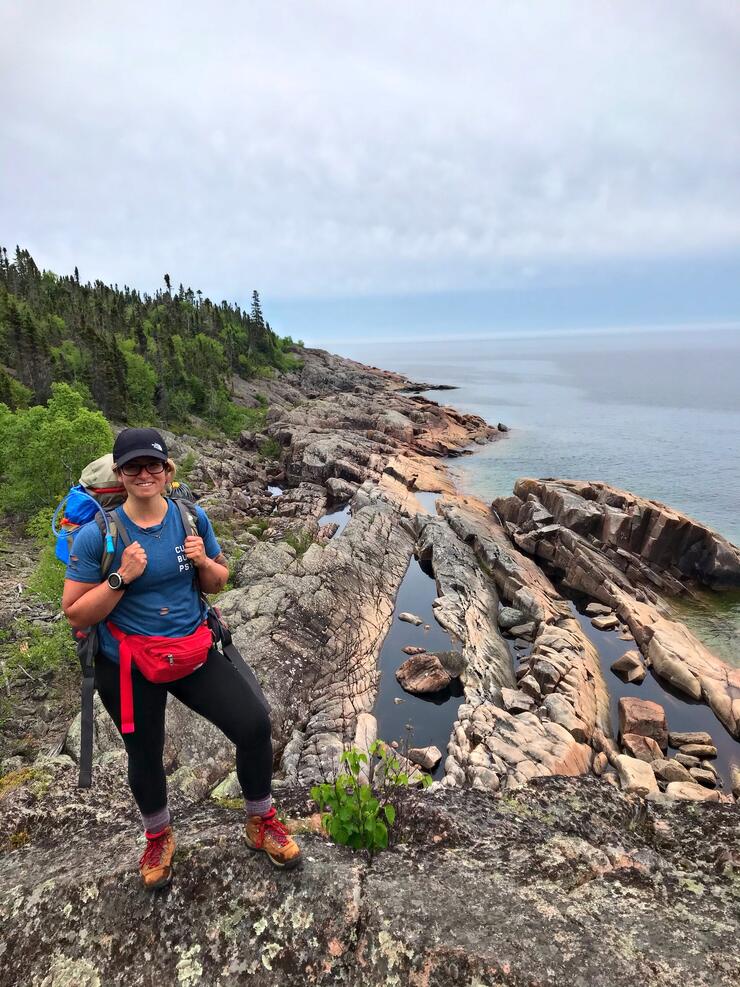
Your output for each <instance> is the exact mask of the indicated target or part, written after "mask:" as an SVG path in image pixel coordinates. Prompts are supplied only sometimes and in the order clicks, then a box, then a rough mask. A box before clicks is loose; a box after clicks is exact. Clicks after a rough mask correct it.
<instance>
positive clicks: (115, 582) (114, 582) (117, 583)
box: [108, 572, 128, 589]
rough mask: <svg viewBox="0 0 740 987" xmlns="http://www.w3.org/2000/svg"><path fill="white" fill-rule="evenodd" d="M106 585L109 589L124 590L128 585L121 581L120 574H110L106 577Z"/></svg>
mask: <svg viewBox="0 0 740 987" xmlns="http://www.w3.org/2000/svg"><path fill="white" fill-rule="evenodd" d="M108 585H109V586H110V588H111V589H126V587H127V586H128V583H125V582H124V581H123V577H122V576H121V573H120V572H112V573H111V574H110V575H109V576H108Z"/></svg>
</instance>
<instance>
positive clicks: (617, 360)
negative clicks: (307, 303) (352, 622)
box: [332, 328, 740, 665]
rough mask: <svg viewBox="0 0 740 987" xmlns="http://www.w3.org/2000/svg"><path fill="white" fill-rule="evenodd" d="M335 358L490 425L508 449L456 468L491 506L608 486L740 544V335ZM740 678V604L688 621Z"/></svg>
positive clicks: (513, 342) (514, 339) (636, 337)
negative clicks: (382, 372)
mask: <svg viewBox="0 0 740 987" xmlns="http://www.w3.org/2000/svg"><path fill="white" fill-rule="evenodd" d="M332 349H334V350H336V351H337V352H339V353H341V354H342V355H343V356H348V357H352V358H353V359H355V360H360V361H362V362H363V363H370V364H372V365H374V366H379V367H383V368H385V369H389V370H396V371H399V372H401V373H403V374H406V375H407V376H408V377H410V378H411V379H413V380H417V381H425V382H427V383H430V384H453V385H455V386H456V387H457V388H458V389H457V390H455V391H449V392H431V393H430V394H429V395H428V396H429V397H431V398H433V399H434V400H438V401H440V402H441V403H450V404H453V405H454V406H455V407H457V408H459V409H460V410H462V411H468V412H473V413H475V414H478V415H481V416H482V417H483V418H485V419H486V420H487V421H488V422H491V423H492V424H496V423H497V422H504V423H505V424H506V425H508V426H509V428H510V430H511V431H510V432H509V433H508V434H507V435H506V436H505V437H504V438H503V439H501V440H500V441H498V442H496V443H493V444H492V445H490V446H487V447H484V448H483V449H481V450H480V451H476V453H475V455H473V456H470V457H466V458H464V459H459V460H456V461H455V467H454V472H455V473H456V475H457V478H458V481H459V485H460V486H461V488H462V489H463V490H465V491H467V492H470V493H473V494H475V495H477V496H479V497H481V498H482V499H484V500H491V499H492V498H494V497H497V496H501V495H506V494H509V493H511V491H512V488H513V485H514V481H515V480H516V479H517V478H518V477H521V476H534V477H545V476H553V477H564V478H571V479H582V480H603V481H604V482H606V483H610V484H613V485H614V486H617V487H623V488H624V489H627V490H631V491H634V492H635V493H637V494H641V495H642V496H645V497H650V498H653V499H656V500H660V501H663V502H664V503H666V504H669V505H670V506H672V507H675V508H677V509H678V510H681V511H683V512H685V513H686V514H689V515H691V516H692V517H694V518H696V519H698V520H700V521H703V522H704V523H706V524H708V525H710V526H711V527H712V528H714V529H716V530H717V531H719V532H720V533H721V534H723V535H725V537H727V538H729V539H730V540H731V541H733V542H734V543H735V544H738V543H740V511H739V510H738V507H739V506H740V493H739V490H740V330H737V329H731V328H727V329H716V330H705V331H702V332H700V333H698V332H694V331H686V330H684V329H678V328H677V329H676V330H675V331H671V330H667V329H661V330H639V331H638V330H629V331H628V330H620V331H616V330H615V331H608V332H607V331H598V332H596V331H594V332H582V331H579V332H571V333H568V332H555V331H553V332H542V333H539V334H533V333H528V334H519V335H517V336H514V335H513V334H510V335H507V334H500V335H491V336H489V337H487V338H484V339H447V340H442V339H434V340H406V341H403V340H400V339H399V340H397V341H393V342H385V341H375V342H368V341H362V342H353V341H351V340H348V341H347V342H346V343H344V344H342V345H338V344H337V345H335V346H333V347H332ZM682 615H683V617H684V619H686V620H687V623H689V624H690V625H691V626H692V627H693V628H694V630H695V631H696V632H697V633H698V634H700V636H701V637H702V638H703V639H705V640H706V641H707V643H709V644H710V645H711V646H712V647H714V648H715V650H716V651H717V652H718V653H720V654H721V655H722V657H723V658H725V660H727V661H731V662H732V663H733V664H739V665H740V594H722V595H721V596H718V595H717V594H709V596H708V597H704V598H703V599H702V600H701V601H699V603H698V604H697V605H696V606H691V607H684V609H683V613H682Z"/></svg>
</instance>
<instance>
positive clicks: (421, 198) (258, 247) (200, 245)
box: [0, 0, 740, 342]
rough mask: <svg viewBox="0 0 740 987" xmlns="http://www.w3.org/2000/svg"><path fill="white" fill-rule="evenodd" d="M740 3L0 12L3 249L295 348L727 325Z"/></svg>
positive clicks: (313, 0)
mask: <svg viewBox="0 0 740 987" xmlns="http://www.w3.org/2000/svg"><path fill="white" fill-rule="evenodd" d="M739 52H740V4H739V3H737V0H652V2H649V0H648V2H646V0H619V2H616V0H614V2H607V0H601V2H600V0H581V2H571V0H559V2H555V0H550V2H535V0H530V2H520V3H514V2H510V0H507V2H504V0H486V2H476V0H471V2H465V0H462V2H459V3H456V4H451V3H449V2H436V0H423V2H421V0H404V2H403V3H400V4H399V3H397V2H390V0H374V2H373V3H372V4H369V3H366V2H355V0H334V2H326V0H304V2H291V0H283V2H281V3H279V4H278V3H274V2H261V0H253V2H249V3H244V2H226V0H211V2H209V3H208V4H203V3H202V2H199V3H193V2H191V0H177V2H163V0H148V2H146V3H141V2H139V0H129V2H127V3H125V4H118V5H113V4H101V3H99V2H88V0H65V2H64V3H59V2H58V0H56V2H50V0H27V2H25V3H10V2H8V0H4V2H0V83H1V84H2V93H3V113H2V120H0V242H2V243H4V244H5V245H6V246H8V247H9V248H11V249H12V248H13V247H14V246H15V244H16V243H19V244H21V245H22V246H25V247H27V248H28V249H29V250H30V251H31V252H32V254H33V255H34V256H35V258H36V259H37V262H38V263H39V264H40V265H42V266H44V267H47V268H51V269H53V270H55V271H57V272H60V273H66V272H70V271H71V270H72V268H73V267H74V266H75V265H77V266H78V267H79V270H80V274H81V277H82V278H83V279H88V278H89V279H95V278H100V279H102V280H104V281H107V282H110V283H118V284H121V285H122V284H124V283H126V284H130V285H135V286H137V287H139V288H141V289H143V290H153V289H156V288H157V287H158V286H160V285H161V283H162V275H163V274H164V273H165V272H168V273H169V274H170V276H171V278H172V281H173V283H175V284H177V283H179V282H183V283H184V284H186V285H188V284H189V285H191V286H192V287H193V288H201V289H202V290H203V291H204V292H205V293H206V294H207V295H209V296H210V297H212V298H214V299H216V300H221V299H222V298H225V299H229V300H235V301H241V302H243V303H247V302H248V300H249V296H250V294H251V291H252V289H253V288H255V287H256V288H258V289H259V291H260V293H261V296H262V300H263V307H264V309H265V311H266V314H267V317H268V318H269V319H270V321H271V322H272V324H273V326H274V327H275V328H277V329H278V330H279V331H282V332H286V333H287V332H291V333H292V334H293V335H294V336H304V337H305V338H306V339H307V341H310V342H321V341H322V340H326V341H327V342H328V341H331V340H332V339H334V338H341V336H342V335H343V334H350V335H352V334H370V335H372V334H373V333H385V334H391V335H392V334H394V333H401V334H403V333H406V334H409V335H414V334H416V335H418V334H420V333H421V334H423V333H424V332H430V333H451V334H454V333H468V334H470V333H473V334H474V333H478V332H481V333H485V332H486V331H488V330H490V329H493V328H496V327H499V328H501V327H508V328H510V329H511V328H514V329H516V328H517V327H519V326H521V327H545V328H546V327H547V326H550V325H560V326H563V325H566V326H591V325H614V324H622V323H625V324H627V323H629V324H631V325H641V324H643V323H646V324H651V325H652V324H671V323H676V322H678V323H682V324H683V323H697V324H705V323H707V324H714V323H717V322H719V323H728V322H733V321H734V322H740V180H739V179H740V126H739V123H740V57H739V54H738V53H739Z"/></svg>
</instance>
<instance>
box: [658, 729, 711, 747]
mask: <svg viewBox="0 0 740 987" xmlns="http://www.w3.org/2000/svg"><path fill="white" fill-rule="evenodd" d="M668 743H669V744H670V746H671V747H683V746H684V745H685V744H712V743H714V741H713V740H712V735H711V734H709V733H707V732H706V731H705V730H693V731H692V730H688V731H677V730H670V731H669V732H668Z"/></svg>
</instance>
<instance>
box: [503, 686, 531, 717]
mask: <svg viewBox="0 0 740 987" xmlns="http://www.w3.org/2000/svg"><path fill="white" fill-rule="evenodd" d="M501 700H502V702H503V704H504V709H505V710H506V711H507V712H509V713H527V712H529V711H530V710H531V709H532V708H533V707H534V700H533V699H532V697H531V696H528V695H527V693H526V692H522V691H521V690H519V689H502V690H501Z"/></svg>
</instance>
